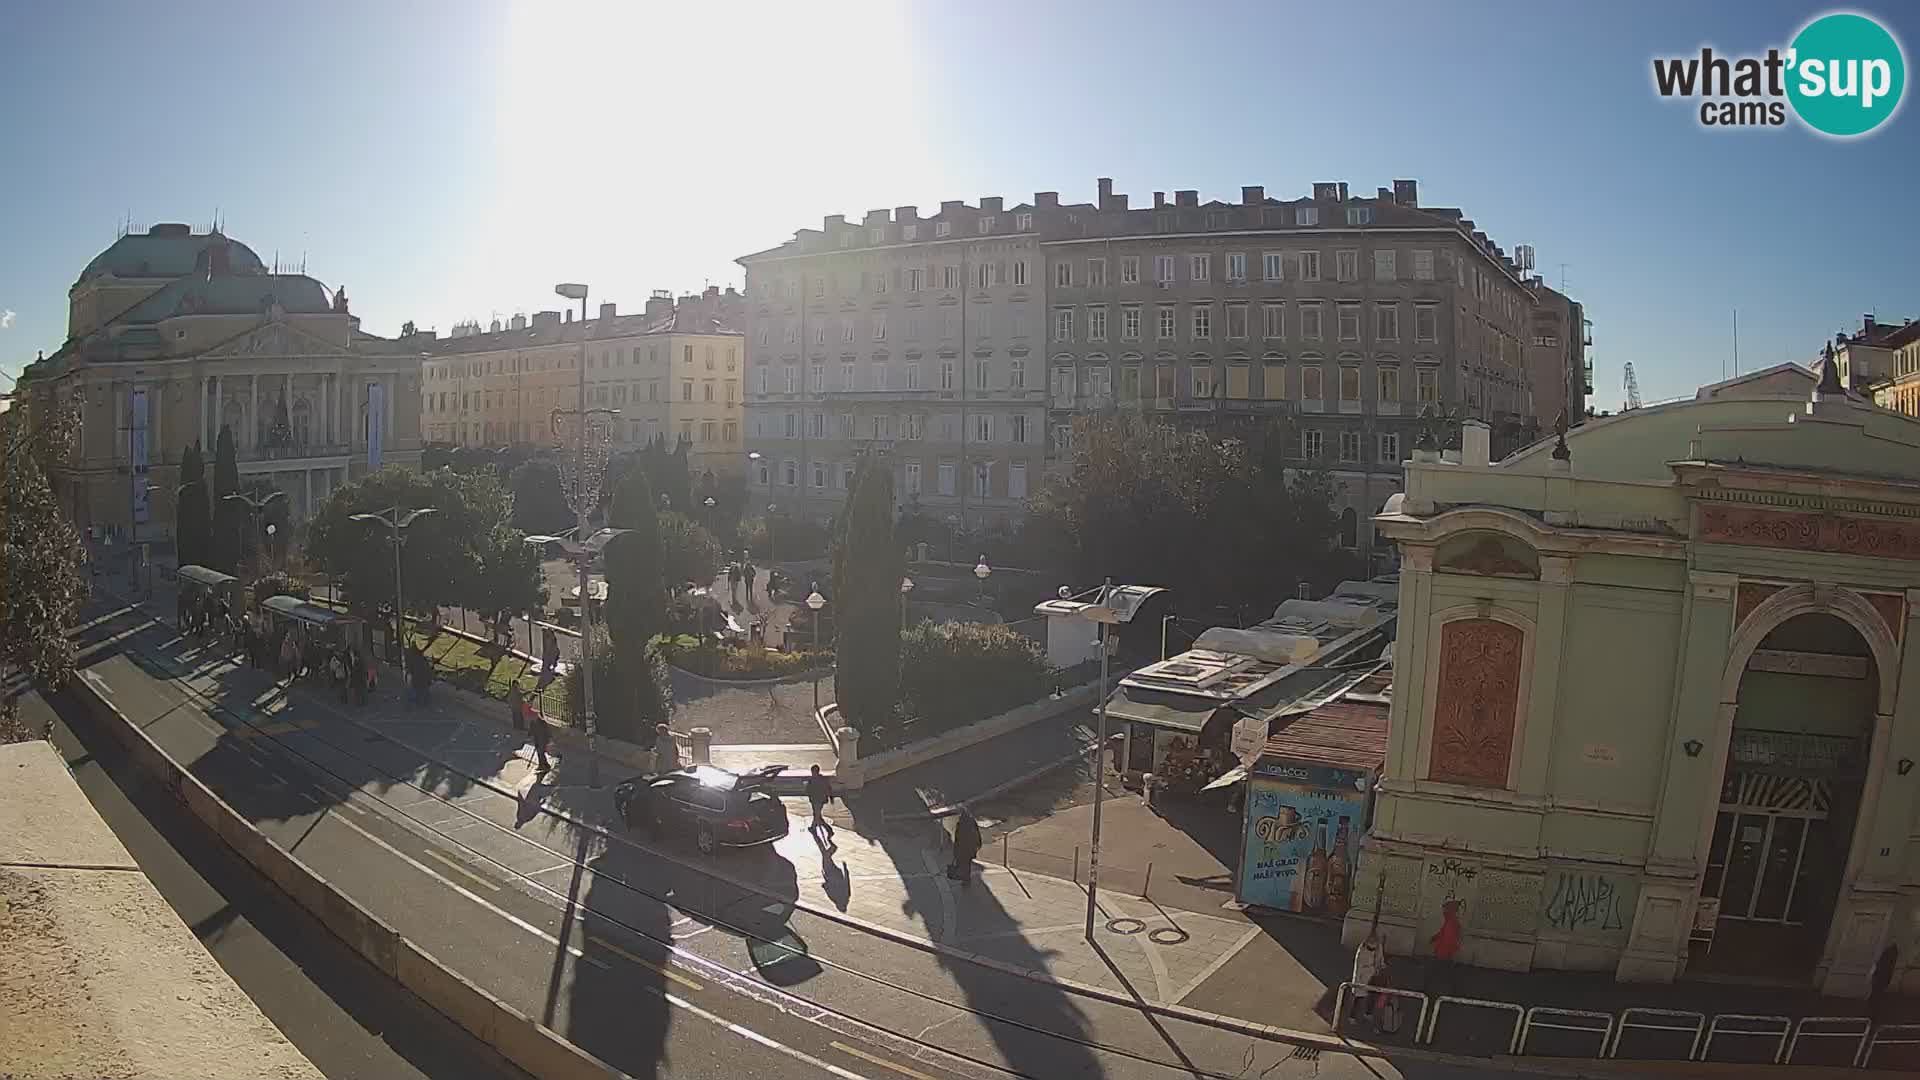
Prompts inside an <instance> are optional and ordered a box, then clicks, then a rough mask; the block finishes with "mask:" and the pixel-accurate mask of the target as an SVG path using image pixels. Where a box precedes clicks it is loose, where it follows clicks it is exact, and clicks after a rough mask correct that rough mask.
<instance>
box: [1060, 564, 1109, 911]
mask: <svg viewBox="0 0 1920 1080" xmlns="http://www.w3.org/2000/svg"><path fill="white" fill-rule="evenodd" d="M1066 591H1067V590H1066V587H1065V586H1061V589H1060V592H1061V593H1062V594H1063V599H1064V594H1065V593H1066ZM1112 591H1113V579H1112V578H1108V579H1106V581H1104V582H1102V583H1101V585H1100V601H1099V603H1098V604H1096V605H1094V606H1093V607H1091V608H1088V609H1087V611H1086V615H1087V617H1088V618H1089V619H1091V620H1093V622H1094V623H1096V624H1097V625H1098V626H1099V627H1100V639H1099V640H1100V691H1099V693H1100V709H1099V713H1100V722H1099V725H1098V734H1097V736H1096V737H1095V740H1094V748H1093V840H1092V842H1091V844H1090V845H1089V847H1088V849H1087V940H1088V941H1092V940H1093V916H1094V913H1095V909H1096V908H1097V907H1098V906H1099V904H1098V900H1097V899H1096V897H1097V896H1098V894H1099V891H1100V804H1101V802H1102V801H1103V796H1104V795H1105V794H1106V790H1107V663H1108V659H1109V657H1110V656H1111V655H1112V654H1111V653H1109V652H1108V650H1107V646H1108V645H1109V644H1111V643H1110V642H1109V641H1108V640H1107V633H1108V628H1109V627H1110V626H1111V625H1112V623H1114V622H1115V621H1116V619H1117V616H1116V615H1115V614H1114V611H1113V609H1112V608H1110V607H1108V606H1107V594H1108V593H1110V592H1112Z"/></svg>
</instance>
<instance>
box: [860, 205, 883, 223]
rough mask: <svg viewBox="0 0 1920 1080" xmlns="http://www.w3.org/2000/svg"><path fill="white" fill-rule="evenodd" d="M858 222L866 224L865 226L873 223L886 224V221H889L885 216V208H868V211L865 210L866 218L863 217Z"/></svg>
mask: <svg viewBox="0 0 1920 1080" xmlns="http://www.w3.org/2000/svg"><path fill="white" fill-rule="evenodd" d="M860 223H861V224H862V225H867V226H873V225H886V224H888V223H889V220H888V218H887V212H886V210H884V209H881V210H869V211H867V216H866V218H865V219H863V220H862V221H861V222H860Z"/></svg>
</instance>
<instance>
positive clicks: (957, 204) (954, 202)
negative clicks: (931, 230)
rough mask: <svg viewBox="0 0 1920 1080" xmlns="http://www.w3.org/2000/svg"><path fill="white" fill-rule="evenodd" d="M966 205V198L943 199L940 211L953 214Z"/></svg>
mask: <svg viewBox="0 0 1920 1080" xmlns="http://www.w3.org/2000/svg"><path fill="white" fill-rule="evenodd" d="M965 205H967V204H966V200H964V199H942V200H941V202H940V212H941V213H943V214H951V213H954V212H956V211H958V210H959V209H960V208H961V207H963V206H965Z"/></svg>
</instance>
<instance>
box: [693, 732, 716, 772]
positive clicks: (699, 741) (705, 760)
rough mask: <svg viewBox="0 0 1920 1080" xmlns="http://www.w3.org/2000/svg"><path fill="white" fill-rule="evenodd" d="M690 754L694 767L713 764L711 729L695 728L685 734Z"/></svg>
mask: <svg viewBox="0 0 1920 1080" xmlns="http://www.w3.org/2000/svg"><path fill="white" fill-rule="evenodd" d="M687 738H688V741H689V743H690V744H691V745H690V754H691V756H692V758H693V763H694V764H695V765H711V764H713V729H712V728H703V727H697V728H694V729H693V730H692V731H689V732H687Z"/></svg>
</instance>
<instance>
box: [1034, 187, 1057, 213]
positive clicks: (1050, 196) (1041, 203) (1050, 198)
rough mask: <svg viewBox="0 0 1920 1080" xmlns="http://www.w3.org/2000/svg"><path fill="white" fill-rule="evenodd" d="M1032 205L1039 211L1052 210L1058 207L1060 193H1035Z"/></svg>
mask: <svg viewBox="0 0 1920 1080" xmlns="http://www.w3.org/2000/svg"><path fill="white" fill-rule="evenodd" d="M1033 205H1034V206H1035V207H1036V208H1038V209H1041V210H1054V209H1058V208H1059V206H1060V193H1059V192H1057V191H1036V192H1034V193H1033Z"/></svg>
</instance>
